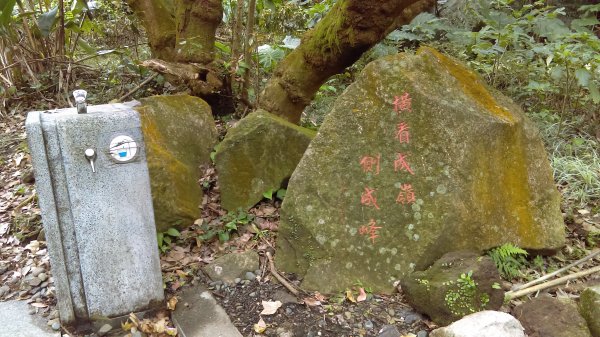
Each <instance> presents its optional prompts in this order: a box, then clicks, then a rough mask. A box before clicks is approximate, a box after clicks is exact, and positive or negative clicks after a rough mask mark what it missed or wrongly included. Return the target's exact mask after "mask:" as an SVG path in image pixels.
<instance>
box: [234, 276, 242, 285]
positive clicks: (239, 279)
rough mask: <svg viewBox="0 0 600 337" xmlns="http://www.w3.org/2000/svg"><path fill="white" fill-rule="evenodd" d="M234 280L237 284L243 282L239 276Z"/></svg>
mask: <svg viewBox="0 0 600 337" xmlns="http://www.w3.org/2000/svg"><path fill="white" fill-rule="evenodd" d="M233 282H235V284H240V282H242V279H241V278H239V277H236V279H235V280H233Z"/></svg>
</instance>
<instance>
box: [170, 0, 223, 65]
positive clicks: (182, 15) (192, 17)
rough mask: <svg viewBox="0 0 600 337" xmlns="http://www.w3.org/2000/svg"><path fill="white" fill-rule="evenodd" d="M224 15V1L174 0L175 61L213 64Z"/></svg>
mask: <svg viewBox="0 0 600 337" xmlns="http://www.w3.org/2000/svg"><path fill="white" fill-rule="evenodd" d="M222 18H223V4H222V3H221V0H175V22H176V25H177V33H176V39H175V54H176V60H177V61H179V62H192V63H201V64H209V63H211V62H212V61H213V59H214V48H215V32H216V31H217V27H218V26H219V24H220V23H221V19H222Z"/></svg>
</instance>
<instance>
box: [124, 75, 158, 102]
mask: <svg viewBox="0 0 600 337" xmlns="http://www.w3.org/2000/svg"><path fill="white" fill-rule="evenodd" d="M158 75H159V74H158V73H155V74H154V75H152V76H150V77H148V78H147V79H145V80H144V81H143V82H142V83H140V84H139V85H138V86H137V87H135V88H133V89H131V91H129V92H128V93H126V94H125V95H123V96H121V97H119V99H118V101H119V102H122V101H123V100H124V99H125V98H127V97H129V96H131V95H133V94H134V93H135V92H136V91H138V90H140V88H141V87H143V86H144V85H146V84H148V82H150V81H152V80H153V79H154V78H155V77H156V76H158Z"/></svg>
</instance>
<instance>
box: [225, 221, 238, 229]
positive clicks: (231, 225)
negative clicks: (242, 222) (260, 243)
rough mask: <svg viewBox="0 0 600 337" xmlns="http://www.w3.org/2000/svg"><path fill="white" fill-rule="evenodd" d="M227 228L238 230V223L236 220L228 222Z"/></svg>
mask: <svg viewBox="0 0 600 337" xmlns="http://www.w3.org/2000/svg"><path fill="white" fill-rule="evenodd" d="M225 228H227V229H229V230H237V225H236V224H235V222H233V221H232V222H228V223H227V224H226V225H225Z"/></svg>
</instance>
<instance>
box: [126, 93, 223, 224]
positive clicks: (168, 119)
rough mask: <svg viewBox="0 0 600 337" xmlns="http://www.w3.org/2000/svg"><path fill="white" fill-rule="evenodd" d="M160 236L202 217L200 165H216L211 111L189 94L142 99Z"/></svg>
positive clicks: (138, 108)
mask: <svg viewBox="0 0 600 337" xmlns="http://www.w3.org/2000/svg"><path fill="white" fill-rule="evenodd" d="M140 102H141V103H142V106H140V107H136V110H138V112H139V113H140V115H141V119H142V131H143V133H144V139H145V141H146V148H147V152H148V169H149V171H150V184H151V186H152V202H153V204H154V215H155V219H156V228H157V229H158V231H161V232H162V231H166V230H167V229H169V228H170V227H179V228H182V227H185V226H189V225H191V224H192V223H193V222H194V220H196V219H197V218H199V217H200V209H199V206H200V204H201V203H202V195H203V194H202V189H201V187H200V185H199V184H198V180H200V178H201V172H200V168H199V166H200V165H201V164H207V163H210V153H211V152H212V150H213V148H214V146H215V144H216V142H217V129H216V126H215V121H214V119H213V117H212V113H211V110H210V106H209V105H208V104H207V103H206V102H204V101H203V100H202V99H200V98H198V97H192V96H189V95H174V96H152V97H146V98H142V99H140Z"/></svg>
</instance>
